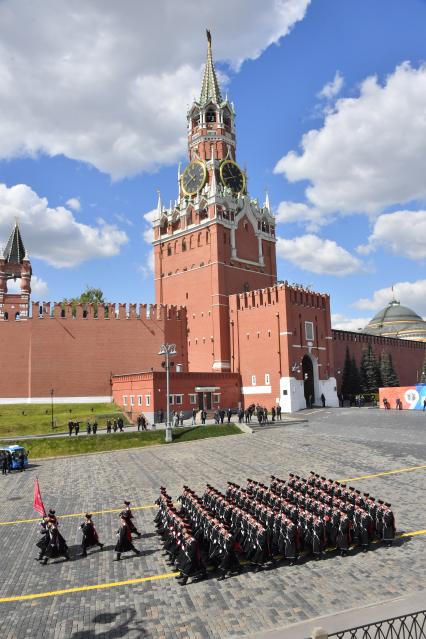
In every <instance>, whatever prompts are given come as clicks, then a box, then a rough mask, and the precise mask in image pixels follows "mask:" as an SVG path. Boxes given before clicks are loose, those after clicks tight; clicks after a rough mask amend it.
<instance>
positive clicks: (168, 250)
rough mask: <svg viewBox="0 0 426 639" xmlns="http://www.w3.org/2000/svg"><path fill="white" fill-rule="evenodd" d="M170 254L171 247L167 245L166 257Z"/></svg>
mask: <svg viewBox="0 0 426 639" xmlns="http://www.w3.org/2000/svg"><path fill="white" fill-rule="evenodd" d="M171 254H172V247H171V246H170V244H168V246H167V255H171Z"/></svg>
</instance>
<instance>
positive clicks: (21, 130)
mask: <svg viewBox="0 0 426 639" xmlns="http://www.w3.org/2000/svg"><path fill="white" fill-rule="evenodd" d="M125 4H126V12H123V10H122V5H120V7H119V6H118V5H116V3H113V2H106V3H104V2H101V0H97V1H96V0H95V1H94V2H92V3H90V9H89V8H88V6H87V3H85V2H83V0H80V1H77V2H75V3H74V4H73V12H72V13H71V11H70V9H69V6H68V3H66V2H64V1H60V2H53V0H47V1H46V2H44V3H43V4H42V5H40V6H37V7H35V6H34V5H33V6H32V7H31V8H28V5H27V4H26V3H25V2H24V0H14V1H13V2H12V0H5V1H4V2H3V3H2V4H1V5H0V36H1V37H0V54H1V55H0V60H1V61H0V78H2V82H1V83H0V112H1V113H2V122H1V123H0V244H1V243H5V242H6V240H7V234H8V232H9V228H10V226H11V224H13V220H14V219H15V217H16V216H17V217H18V218H19V221H20V224H21V228H22V233H23V238H24V242H25V244H26V245H27V248H28V249H29V251H30V254H31V259H32V264H33V272H34V274H35V276H36V279H35V282H34V298H37V297H39V298H44V299H51V300H60V299H62V298H64V297H70V296H73V295H77V294H79V293H80V292H82V291H83V290H84V289H85V287H86V285H90V286H96V287H99V288H102V289H103V291H104V292H105V295H106V297H107V298H108V300H110V301H117V302H118V301H133V302H139V301H143V302H151V301H153V297H154V293H153V275H152V271H151V267H150V264H151V262H150V253H151V249H150V245H149V244H148V243H147V242H146V239H149V238H148V236H149V234H148V233H147V230H148V222H147V220H146V219H145V218H144V214H146V213H147V212H149V211H150V210H152V209H153V208H154V207H155V205H156V197H157V196H156V191H157V189H160V191H161V196H162V199H163V201H164V202H165V203H168V202H169V200H171V199H172V200H174V198H175V197H176V195H177V164H178V162H179V161H182V162H185V161H186V149H185V135H186V131H185V127H186V108H187V105H188V104H190V102H191V101H192V98H193V96H194V95H198V92H199V86H200V84H201V74H202V67H203V62H204V58H205V49H206V42H205V31H204V29H205V27H209V28H210V29H211V31H212V34H213V52H214V56H215V59H216V66H217V69H218V71H219V73H220V75H221V77H222V81H223V85H224V86H223V91H224V92H225V91H227V92H228V95H229V97H230V99H231V100H233V102H234V103H235V109H236V113H237V120H236V124H237V136H238V140H237V145H238V146H237V155H238V161H239V163H240V164H241V165H242V166H246V167H247V171H248V176H249V182H248V185H249V191H250V193H251V196H252V197H259V199H261V200H262V199H263V198H264V193H265V189H268V192H269V197H270V200H271V204H272V206H273V208H274V211H275V213H276V215H277V235H278V236H279V238H280V239H279V242H278V245H277V250H278V255H279V258H278V274H279V278H280V279H287V280H289V281H290V282H298V283H304V284H306V285H310V286H312V288H313V289H315V290H320V291H327V292H329V293H330V295H331V302H332V313H333V315H334V318H333V321H334V324H335V325H336V326H342V327H347V328H350V329H355V330H356V328H359V327H361V326H363V325H364V324H365V322H366V321H367V320H368V319H369V318H370V317H371V316H372V315H373V314H374V312H375V311H376V310H378V309H379V308H380V307H382V306H383V305H385V304H386V303H387V302H388V301H389V299H390V297H391V287H392V286H393V285H395V294H396V296H397V297H398V298H399V299H401V301H402V302H403V303H405V304H406V305H408V306H411V307H412V308H414V310H416V311H417V312H419V313H420V314H422V315H426V276H425V272H424V265H425V259H426V242H425V241H424V237H425V236H426V205H425V200H426V180H425V175H426V67H425V66H423V65H424V64H425V60H426V44H425V37H424V35H425V27H424V25H425V24H426V2H424V1H423V0H406V1H405V2H400V1H399V0H375V1H374V2H371V0H345V2H342V1H341V0H312V1H311V2H309V0H265V1H264V2H262V3H259V2H256V1H255V0H234V1H231V2H229V1H228V2H225V1H224V0H218V1H217V2H216V3H203V2H199V3H197V2H194V1H193V0H187V1H185V0H183V2H182V3H178V4H179V6H180V11H177V7H176V3H174V2H172V0H162V1H160V2H153V1H152V2H151V1H150V0H148V1H146V2H144V3H139V2H136V0H128V2H126V3H125ZM141 5H143V6H141ZM23 34H24V37H23Z"/></svg>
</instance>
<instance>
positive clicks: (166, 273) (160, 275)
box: [153, 32, 276, 371]
mask: <svg viewBox="0 0 426 639" xmlns="http://www.w3.org/2000/svg"><path fill="white" fill-rule="evenodd" d="M207 40H208V47H207V61H206V66H205V70H204V76H203V82H202V87H201V94H200V99H199V100H198V101H194V103H193V105H192V106H191V108H190V109H189V111H188V114H187V120H188V159H189V164H188V166H187V167H186V168H185V170H184V172H183V173H181V172H180V169H179V172H178V180H179V197H178V199H177V200H176V201H175V203H174V205H172V203H171V204H170V207H169V208H168V209H166V208H165V207H163V205H162V203H161V198H160V197H159V198H158V206H157V216H156V219H155V220H154V223H153V225H154V253H155V287H156V288H155V291H156V303H157V304H184V305H186V307H187V311H188V353H189V370H190V371H207V370H210V369H213V370H216V371H227V370H230V367H231V364H230V361H231V357H230V339H229V302H228V297H229V295H232V294H234V293H241V292H244V291H249V290H253V289H258V288H263V287H266V286H271V285H273V284H274V283H275V282H276V255H275V242H276V240H275V221H274V218H273V216H272V214H271V211H270V207H269V201H268V198H266V202H265V203H264V204H263V206H260V205H259V202H258V201H257V200H252V199H250V196H249V195H248V193H247V178H246V174H245V172H244V171H242V170H241V169H240V168H239V166H238V164H237V163H236V136H235V124H234V120H235V112H234V107H233V104H232V103H230V102H229V101H228V98H225V100H223V98H222V96H221V92H220V87H219V83H218V80H217V77H216V72H215V68H214V64H213V57H212V47H211V37H210V33H209V32H207Z"/></svg>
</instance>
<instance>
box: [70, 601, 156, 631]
mask: <svg viewBox="0 0 426 639" xmlns="http://www.w3.org/2000/svg"><path fill="white" fill-rule="evenodd" d="M135 617H136V611H135V610H133V609H132V608H123V609H122V610H121V611H120V612H101V613H99V614H98V615H96V616H95V617H93V619H92V623H91V628H90V629H87V630H78V631H77V632H74V633H73V634H72V635H71V637H70V639H93V638H94V637H96V636H97V633H96V630H99V636H102V638H103V639H118V638H119V637H127V636H128V634H129V633H132V632H137V636H138V637H146V636H147V633H146V631H145V630H144V628H143V627H142V625H141V622H140V621H136V619H135ZM106 624H108V625H111V624H115V625H114V627H113V628H110V629H109V630H107V629H106V628H103V627H102V626H104V625H106Z"/></svg>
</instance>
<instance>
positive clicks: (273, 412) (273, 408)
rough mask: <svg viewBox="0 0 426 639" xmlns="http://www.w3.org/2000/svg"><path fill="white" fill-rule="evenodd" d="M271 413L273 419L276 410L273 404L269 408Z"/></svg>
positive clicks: (273, 419)
mask: <svg viewBox="0 0 426 639" xmlns="http://www.w3.org/2000/svg"><path fill="white" fill-rule="evenodd" d="M271 415H272V421H273V422H274V421H275V415H276V410H275V406H272V408H271Z"/></svg>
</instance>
